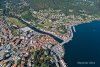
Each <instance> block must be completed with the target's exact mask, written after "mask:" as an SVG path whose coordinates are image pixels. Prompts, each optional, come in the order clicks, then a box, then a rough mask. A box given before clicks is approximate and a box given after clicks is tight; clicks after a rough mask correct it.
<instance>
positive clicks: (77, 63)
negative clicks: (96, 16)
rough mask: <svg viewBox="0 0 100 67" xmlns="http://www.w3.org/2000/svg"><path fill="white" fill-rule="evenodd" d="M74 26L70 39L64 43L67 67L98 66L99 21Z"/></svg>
mask: <svg viewBox="0 0 100 67" xmlns="http://www.w3.org/2000/svg"><path fill="white" fill-rule="evenodd" d="M75 28H76V32H74V36H73V39H72V41H70V42H69V43H66V44H64V48H65V56H64V58H65V62H66V63H68V67H100V21H93V22H91V23H86V24H81V25H78V26H76V27H75Z"/></svg>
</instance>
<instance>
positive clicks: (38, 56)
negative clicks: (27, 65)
mask: <svg viewBox="0 0 100 67" xmlns="http://www.w3.org/2000/svg"><path fill="white" fill-rule="evenodd" d="M30 54H31V55H30V56H31V58H32V61H33V63H34V67H50V63H49V62H51V61H50V59H51V58H53V57H52V56H51V55H50V54H49V53H48V51H47V50H44V49H41V50H38V51H35V52H32V53H30ZM51 63H52V62H51ZM54 67H55V65H54Z"/></svg>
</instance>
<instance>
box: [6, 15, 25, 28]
mask: <svg viewBox="0 0 100 67" xmlns="http://www.w3.org/2000/svg"><path fill="white" fill-rule="evenodd" d="M6 21H7V22H8V23H9V24H11V25H16V26H18V27H25V26H26V25H25V24H23V23H21V22H20V21H19V20H18V19H16V18H11V17H9V18H6Z"/></svg>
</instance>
